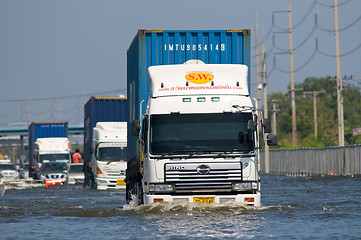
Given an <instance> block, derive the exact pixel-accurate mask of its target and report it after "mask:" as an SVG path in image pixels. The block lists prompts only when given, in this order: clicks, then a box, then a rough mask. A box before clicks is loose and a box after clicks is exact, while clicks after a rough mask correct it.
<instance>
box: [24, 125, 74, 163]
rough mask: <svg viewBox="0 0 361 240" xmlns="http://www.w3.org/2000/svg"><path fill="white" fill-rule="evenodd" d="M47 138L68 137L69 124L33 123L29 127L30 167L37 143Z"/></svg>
mask: <svg viewBox="0 0 361 240" xmlns="http://www.w3.org/2000/svg"><path fill="white" fill-rule="evenodd" d="M46 137H68V122H32V123H31V124H30V126H29V163H30V164H29V165H30V166H31V164H32V162H33V156H34V152H35V151H34V148H35V141H36V139H38V138H46Z"/></svg>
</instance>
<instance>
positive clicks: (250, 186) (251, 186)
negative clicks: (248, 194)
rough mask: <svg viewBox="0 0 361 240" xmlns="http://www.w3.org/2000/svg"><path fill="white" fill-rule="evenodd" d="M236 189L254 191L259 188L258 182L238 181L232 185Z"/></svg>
mask: <svg viewBox="0 0 361 240" xmlns="http://www.w3.org/2000/svg"><path fill="white" fill-rule="evenodd" d="M232 189H233V190H234V191H253V190H257V189H258V183H257V182H238V183H234V184H233V186H232Z"/></svg>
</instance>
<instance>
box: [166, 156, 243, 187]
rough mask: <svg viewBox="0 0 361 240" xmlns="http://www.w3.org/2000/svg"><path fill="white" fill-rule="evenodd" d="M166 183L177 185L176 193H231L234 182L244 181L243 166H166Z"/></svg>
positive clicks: (238, 163)
mask: <svg viewBox="0 0 361 240" xmlns="http://www.w3.org/2000/svg"><path fill="white" fill-rule="evenodd" d="M164 176H165V182H169V183H175V189H176V192H179V193H181V192H230V191H231V190H232V182H233V181H242V164H241V163H240V162H233V163H224V162H222V163H217V162H216V163H170V164H165V175H164Z"/></svg>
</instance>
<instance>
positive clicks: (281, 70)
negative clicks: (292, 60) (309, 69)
mask: <svg viewBox="0 0 361 240" xmlns="http://www.w3.org/2000/svg"><path fill="white" fill-rule="evenodd" d="M316 54H317V51H314V52H313V53H312V55H311V56H310V57H309V58H308V59H307V61H305V62H304V63H303V64H302V65H301V66H300V67H298V68H296V69H294V70H293V72H294V73H295V72H298V71H300V70H302V69H303V68H304V67H306V66H307V65H308V64H309V63H310V62H311V60H312V59H313V58H314V57H315V56H316ZM273 65H274V67H275V68H276V69H277V70H278V71H280V72H283V73H288V74H289V73H291V71H287V70H283V69H281V68H279V67H277V64H276V61H274V64H273Z"/></svg>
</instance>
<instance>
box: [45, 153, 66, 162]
mask: <svg viewBox="0 0 361 240" xmlns="http://www.w3.org/2000/svg"><path fill="white" fill-rule="evenodd" d="M39 161H40V163H42V162H44V161H49V162H55V161H66V162H70V154H69V153H52V154H41V155H39Z"/></svg>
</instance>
